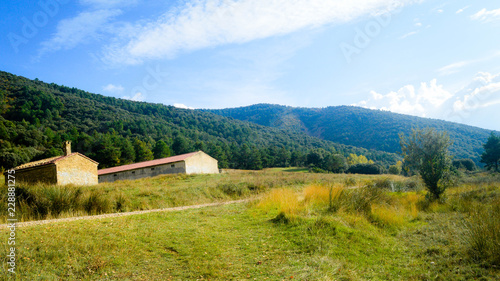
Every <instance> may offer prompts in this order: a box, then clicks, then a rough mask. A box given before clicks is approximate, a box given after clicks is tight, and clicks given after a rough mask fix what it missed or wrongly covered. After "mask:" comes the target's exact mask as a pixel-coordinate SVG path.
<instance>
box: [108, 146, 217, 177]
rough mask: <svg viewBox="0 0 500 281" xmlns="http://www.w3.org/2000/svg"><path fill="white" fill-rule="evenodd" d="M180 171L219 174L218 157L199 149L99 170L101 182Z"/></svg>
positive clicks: (177, 172)
mask: <svg viewBox="0 0 500 281" xmlns="http://www.w3.org/2000/svg"><path fill="white" fill-rule="evenodd" d="M179 173H183V174H217V173H219V168H218V165H217V160H216V159H214V158H212V157H210V155H208V154H206V153H205V152H203V151H197V152H192V153H187V154H182V155H177V156H172V157H167V158H162V159H155V160H151V161H145V162H140V163H134V164H130V165H123V166H118V167H113V168H107V169H102V170H99V171H98V175H99V182H100V183H101V182H113V181H116V180H134V179H140V178H147V177H154V176H157V175H162V174H179Z"/></svg>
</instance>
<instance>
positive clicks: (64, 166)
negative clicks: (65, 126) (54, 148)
mask: <svg viewBox="0 0 500 281" xmlns="http://www.w3.org/2000/svg"><path fill="white" fill-rule="evenodd" d="M63 150H64V155H62V156H56V157H51V158H47V159H43V160H38V161H34V162H29V163H26V164H23V165H20V166H17V167H15V168H14V170H15V178H16V182H17V181H19V182H26V183H37V182H43V183H48V184H57V185H66V184H75V185H96V184H97V183H98V179H97V166H98V165H99V163H97V162H96V161H94V160H92V159H90V158H88V157H87V156H85V155H83V154H80V153H78V152H75V153H71V142H69V141H66V142H65V143H64V147H63ZM7 179H8V177H7V175H6V173H5V184H6V185H7Z"/></svg>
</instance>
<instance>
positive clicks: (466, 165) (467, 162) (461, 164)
mask: <svg viewBox="0 0 500 281" xmlns="http://www.w3.org/2000/svg"><path fill="white" fill-rule="evenodd" d="M452 165H453V167H455V168H456V169H465V170H467V171H470V172H472V171H475V170H476V164H475V163H474V161H472V160H471V159H456V160H453V162H452Z"/></svg>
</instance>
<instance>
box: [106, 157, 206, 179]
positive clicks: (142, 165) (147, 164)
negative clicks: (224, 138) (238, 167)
mask: <svg viewBox="0 0 500 281" xmlns="http://www.w3.org/2000/svg"><path fill="white" fill-rule="evenodd" d="M197 153H199V151H196V152H191V153H186V154H181V155H176V156H172V157H167V158H162V159H155V160H151V161H145V162H139V163H134V164H129V165H123V166H118V167H113V168H106V169H101V170H98V171H97V175H99V176H100V175H106V174H111V173H118V172H123V171H129V170H135V169H141V168H147V167H152V166H158V165H163V164H168V163H174V162H179V161H183V160H186V159H187V158H189V157H191V156H193V155H195V154H197Z"/></svg>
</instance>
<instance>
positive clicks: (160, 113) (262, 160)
mask: <svg viewBox="0 0 500 281" xmlns="http://www.w3.org/2000/svg"><path fill="white" fill-rule="evenodd" d="M64 140H71V141H72V143H73V150H74V151H78V152H81V153H83V154H85V155H88V156H89V157H91V158H93V159H95V160H96V161H98V162H100V166H99V167H100V168H104V167H112V166H117V165H123V164H128V163H132V162H139V161H144V160H150V159H152V158H160V157H165V156H168V155H173V154H181V153H185V152H188V151H193V150H199V149H201V150H204V151H206V152H207V153H209V154H210V155H212V156H213V157H215V158H217V159H218V160H219V164H220V166H221V167H223V168H224V167H231V168H262V167H273V166H287V165H291V164H304V158H305V154H306V153H308V152H309V151H311V150H317V149H320V150H324V151H329V152H335V153H339V154H343V155H344V156H347V155H349V153H356V154H358V155H365V156H366V157H368V158H369V159H371V160H374V161H377V162H378V163H380V164H383V165H386V166H387V165H388V164H394V163H395V162H396V161H397V160H398V159H399V156H397V155H395V154H391V153H385V152H379V151H375V150H367V149H364V148H356V147H352V146H348V145H342V144H336V143H334V142H330V141H325V140H322V139H319V138H316V137H314V136H309V135H307V134H305V133H302V132H299V131H296V132H292V131H289V130H283V129H281V128H272V127H266V126H261V125H258V124H254V123H251V122H244V121H239V120H234V119H233V118H227V117H223V116H220V115H216V114H213V113H210V112H203V111H198V110H185V109H179V108H175V107H172V106H165V105H161V104H152V103H145V102H134V101H129V100H123V99H117V98H112V97H105V96H102V95H98V94H92V93H88V92H85V91H82V90H79V89H76V88H69V87H66V86H60V85H56V84H54V83H52V84H47V83H44V82H41V81H38V80H34V81H33V80H30V79H26V78H24V77H20V76H16V75H13V74H10V73H7V72H1V71H0V169H1V167H3V168H4V169H8V168H11V167H13V166H16V165H20V164H22V163H25V162H28V161H32V160H36V159H41V158H45V157H51V156H55V155H59V154H62V151H61V144H62V142H63V141H64Z"/></svg>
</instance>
